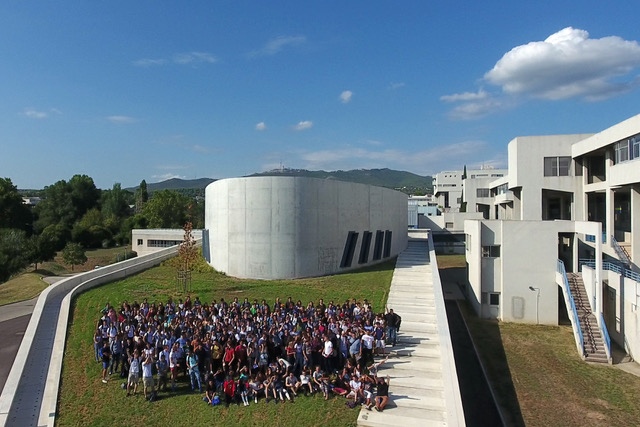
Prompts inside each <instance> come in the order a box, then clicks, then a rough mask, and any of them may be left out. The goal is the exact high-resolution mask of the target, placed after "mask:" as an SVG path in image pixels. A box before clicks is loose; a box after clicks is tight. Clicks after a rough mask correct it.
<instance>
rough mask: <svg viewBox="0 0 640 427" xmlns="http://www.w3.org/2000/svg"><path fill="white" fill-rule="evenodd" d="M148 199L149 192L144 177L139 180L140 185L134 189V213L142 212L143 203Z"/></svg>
mask: <svg viewBox="0 0 640 427" xmlns="http://www.w3.org/2000/svg"><path fill="white" fill-rule="evenodd" d="M148 200H149V192H148V191H147V181H145V180H144V179H143V180H142V181H141V182H140V187H138V190H137V191H136V213H140V212H142V209H143V208H144V205H145V204H146V203H147V201H148Z"/></svg>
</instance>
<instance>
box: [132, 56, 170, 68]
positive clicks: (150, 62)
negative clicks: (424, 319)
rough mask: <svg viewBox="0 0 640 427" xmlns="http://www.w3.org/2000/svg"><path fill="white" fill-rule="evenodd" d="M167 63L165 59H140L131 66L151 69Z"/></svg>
mask: <svg viewBox="0 0 640 427" xmlns="http://www.w3.org/2000/svg"><path fill="white" fill-rule="evenodd" d="M166 63H167V60H166V59H162V58H159V59H151V58H142V59H138V60H136V61H133V65H135V66H136V67H153V66H156V65H164V64H166Z"/></svg>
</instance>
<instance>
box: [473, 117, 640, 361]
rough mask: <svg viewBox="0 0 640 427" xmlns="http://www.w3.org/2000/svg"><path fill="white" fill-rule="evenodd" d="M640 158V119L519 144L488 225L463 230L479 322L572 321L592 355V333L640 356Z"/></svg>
mask: <svg viewBox="0 0 640 427" xmlns="http://www.w3.org/2000/svg"><path fill="white" fill-rule="evenodd" d="M638 159H640V115H638V116H635V117H632V118H630V119H628V120H625V121H623V122H621V123H618V124H616V125H614V126H612V127H610V128H608V129H605V130H604V131H602V132H599V133H596V134H576V135H552V136H530V137H518V138H515V139H514V140H512V141H511V142H510V143H509V146H508V162H509V163H508V173H507V174H505V176H503V177H500V178H498V179H496V180H494V181H492V182H491V183H490V185H489V189H490V194H491V198H490V200H489V202H488V203H487V204H488V205H489V211H490V212H489V219H488V220H468V221H465V224H464V230H465V234H466V258H467V262H468V264H469V270H468V273H469V288H468V296H469V297H470V299H471V301H472V304H473V305H474V307H475V309H476V311H477V312H478V314H479V315H481V316H483V317H491V318H499V319H502V320H505V321H518V322H537V323H546V324H557V323H558V319H559V317H560V318H562V317H563V316H566V315H567V313H568V317H569V318H570V319H572V322H573V325H574V332H575V335H576V344H577V345H578V348H579V351H581V354H583V356H585V357H586V356H588V355H589V354H590V352H589V348H588V347H589V346H588V345H587V344H586V341H585V340H586V338H585V336H586V335H588V334H587V333H585V332H584V331H583V329H585V328H586V327H589V328H592V329H593V331H594V332H595V335H596V336H597V335H600V334H601V335H602V340H603V341H605V342H606V341H607V338H608V337H607V333H610V335H611V338H613V339H614V340H615V341H617V342H618V343H619V344H620V345H621V346H623V347H625V348H626V350H627V351H628V352H629V353H630V354H631V355H632V356H633V355H634V354H635V355H637V356H638V357H640V330H639V328H640V326H638V325H640V318H639V317H638V310H637V307H638V301H639V299H640V274H638V271H639V270H638V265H637V264H638V260H639V259H640V214H638V212H640V167H639V166H640V161H638ZM465 185H467V184H466V183H465ZM634 213H635V216H634ZM570 285H571V286H570ZM558 288H560V289H561V290H562V292H559V291H558ZM603 295H604V296H605V297H603ZM581 304H582V306H581ZM576 306H577V308H576ZM578 312H580V313H582V314H581V315H580V316H578V314H577V313H578ZM584 313H587V314H589V313H590V315H592V317H593V318H592V320H591V322H587V323H590V324H583V323H584V322H583V321H582V320H580V321H578V320H577V319H578V317H580V318H581V319H582V318H584V317H585V316H586V314H584ZM595 324H597V327H595V326H594V325H595ZM597 329H599V331H598V330H597ZM596 340H597V338H596ZM598 345H601V344H593V345H592V347H593V348H595V347H597V346H598ZM609 350H610V349H607V351H609ZM592 357H596V356H593V355H592Z"/></svg>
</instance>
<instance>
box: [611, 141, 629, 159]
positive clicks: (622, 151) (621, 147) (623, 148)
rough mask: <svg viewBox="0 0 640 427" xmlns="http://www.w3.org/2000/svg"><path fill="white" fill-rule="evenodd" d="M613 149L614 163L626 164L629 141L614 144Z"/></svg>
mask: <svg viewBox="0 0 640 427" xmlns="http://www.w3.org/2000/svg"><path fill="white" fill-rule="evenodd" d="M613 149H614V150H615V152H616V159H615V161H616V163H620V162H626V161H627V160H629V140H628V139H625V140H624V141H619V142H616V143H615V145H614V147H613Z"/></svg>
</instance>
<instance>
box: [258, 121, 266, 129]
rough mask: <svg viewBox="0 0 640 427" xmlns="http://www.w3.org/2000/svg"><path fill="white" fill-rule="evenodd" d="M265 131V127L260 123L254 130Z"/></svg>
mask: <svg viewBox="0 0 640 427" xmlns="http://www.w3.org/2000/svg"><path fill="white" fill-rule="evenodd" d="M266 129H267V125H266V124H265V123H264V122H260V123H257V124H256V130H260V131H262V130H266Z"/></svg>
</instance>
